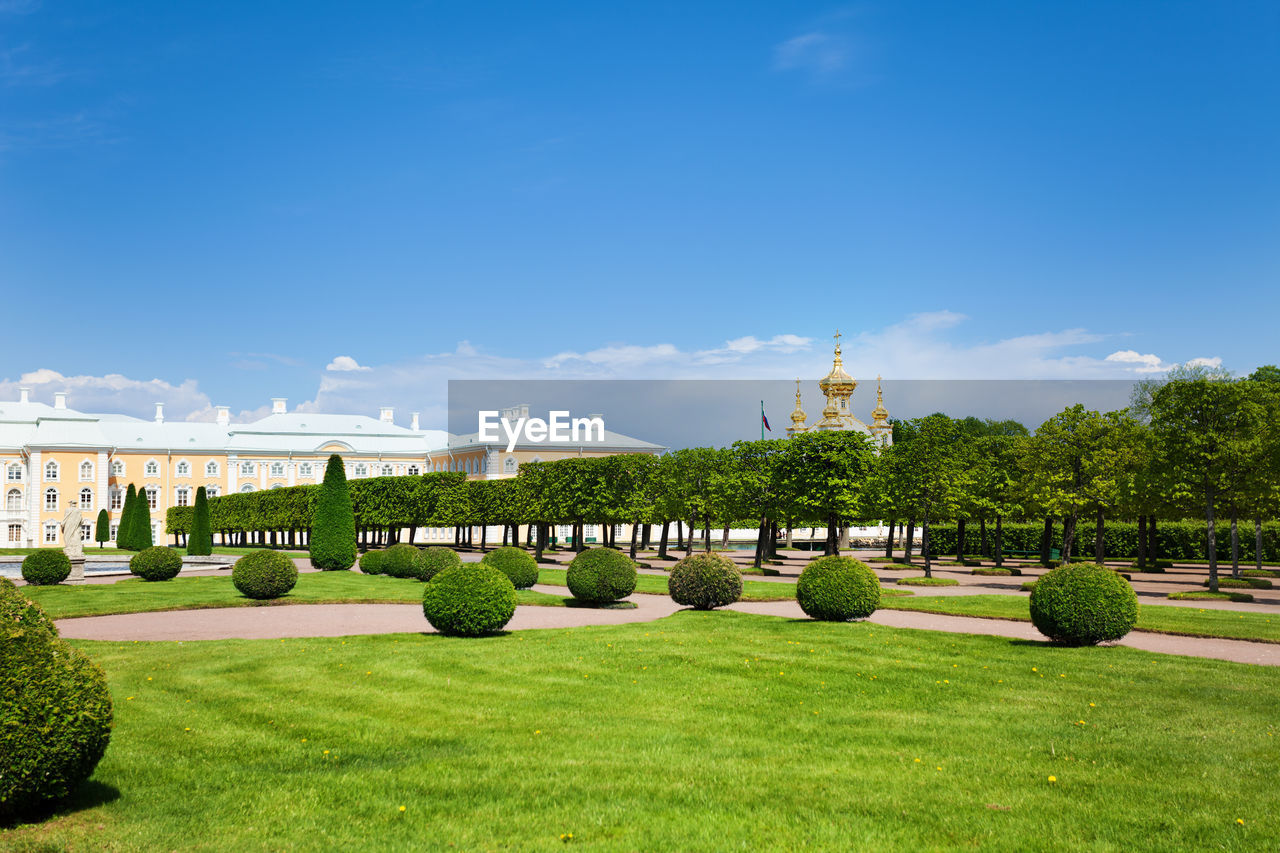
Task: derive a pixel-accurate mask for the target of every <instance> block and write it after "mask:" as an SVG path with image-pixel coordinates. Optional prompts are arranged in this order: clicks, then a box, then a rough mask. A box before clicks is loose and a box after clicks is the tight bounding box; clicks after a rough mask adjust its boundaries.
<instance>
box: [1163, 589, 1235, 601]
mask: <svg viewBox="0 0 1280 853" xmlns="http://www.w3.org/2000/svg"><path fill="white" fill-rule="evenodd" d="M1169 597H1170V598H1172V599H1173V600H1174V601H1237V602H1247V601H1253V596H1252V595H1250V594H1249V593H1247V592H1209V591H1208V590H1204V591H1194V592H1171V593H1169Z"/></svg>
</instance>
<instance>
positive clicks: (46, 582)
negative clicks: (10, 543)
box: [22, 548, 71, 586]
mask: <svg viewBox="0 0 1280 853" xmlns="http://www.w3.org/2000/svg"><path fill="white" fill-rule="evenodd" d="M70 574H71V560H70V559H69V558H68V557H67V555H66V554H64V553H62V551H60V550H58V549H56V548H41V549H40V550H39V551H33V552H32V553H30V554H28V555H27V556H26V557H24V558H23V560H22V579H23V580H24V581H26V582H27V583H29V584H31V585H32V586H53V585H54V584H56V583H62V582H63V581H64V580H66V579H67V576H68V575H70Z"/></svg>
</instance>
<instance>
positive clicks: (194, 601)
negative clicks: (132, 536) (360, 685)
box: [22, 572, 564, 619]
mask: <svg viewBox="0 0 1280 853" xmlns="http://www.w3.org/2000/svg"><path fill="white" fill-rule="evenodd" d="M22 593H23V595H26V596H27V597H28V598H30V599H31V600H33V601H35V602H36V603H37V604H39V605H40V606H41V607H43V608H44V609H45V611H46V612H48V614H49V615H50V616H52V617H53V618H54V619H66V618H68V617H72V616H104V615H107V614H109V613H140V612H142V611H147V610H201V609H205V608H209V607H261V606H272V605H282V604H341V603H359V604H403V603H415V604H416V603H420V602H421V601H422V584H421V583H420V582H418V581H416V580H406V579H401V578H390V577H387V576H386V575H365V574H359V573H357V572H304V573H302V574H300V575H298V585H297V586H295V587H294V588H293V591H292V592H290V593H289V594H288V595H286V596H285V597H283V598H278V599H276V600H275V601H254V600H253V599H249V598H245V597H244V596H243V595H241V594H240V593H239V591H238V590H236V588H235V587H234V586H232V584H231V576H230V574H227V575H224V576H221V577H196V578H174V579H173V580H170V581H159V582H155V583H148V582H146V581H141V580H137V579H133V578H130V579H128V580H122V581H117V582H116V583H111V584H85V585H83V586H69V585H67V584H59V585H58V586H27V587H23V588H22ZM516 598H517V600H518V601H519V603H520V604H537V605H545V606H551V607H557V606H559V607H563V606H564V597H563V596H558V595H547V594H546V593H541V592H535V591H533V590H529V589H525V590H517V592H516Z"/></svg>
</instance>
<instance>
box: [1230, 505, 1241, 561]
mask: <svg viewBox="0 0 1280 853" xmlns="http://www.w3.org/2000/svg"><path fill="white" fill-rule="evenodd" d="M1231 577H1233V578H1238V577H1240V531H1239V530H1238V529H1237V526H1236V508H1235V504H1232V506H1231Z"/></svg>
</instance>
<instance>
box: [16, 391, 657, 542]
mask: <svg viewBox="0 0 1280 853" xmlns="http://www.w3.org/2000/svg"><path fill="white" fill-rule="evenodd" d="M503 415H504V416H506V417H512V418H515V417H519V416H521V415H525V416H527V415H528V407H527V406H517V407H514V408H511V409H506V410H504V411H503ZM664 449H665V448H662V447H660V446H658V445H656V444H651V443H649V442H646V441H641V440H640V439H636V438H631V437H630V436H625V435H620V434H618V433H614V432H610V431H608V430H606V431H605V434H604V440H603V441H592V442H581V443H572V442H554V443H552V442H544V443H538V444H527V443H526V444H518V445H517V446H516V447H514V448H513V449H512V451H511V452H507V446H506V443H505V442H503V441H499V442H491V441H480V440H478V438H477V436H475V435H471V436H454V435H450V434H449V433H447V432H445V431H443V430H433V429H420V428H419V425H418V416H417V414H416V413H415V414H413V415H412V419H411V423H410V425H409V426H408V427H404V426H399V425H397V424H396V423H395V412H394V410H393V409H391V408H383V409H381V411H380V412H379V416H378V417H377V418H372V417H367V416H364V415H328V414H316V413H312V412H297V411H294V412H290V411H288V408H287V405H286V400H285V399H283V398H274V399H273V400H272V409H271V414H270V415H267V416H266V417H264V418H261V419H259V420H256V421H252V422H248V423H239V424H236V423H232V422H231V418H230V410H229V408H228V407H225V406H219V407H218V408H217V417H216V420H215V421H214V422H213V423H197V422H190V421H166V420H165V418H164V408H163V406H162V405H161V404H156V414H155V418H154V420H151V421H146V420H142V419H140V418H134V417H130V416H128V415H118V414H90V413H86V412H80V411H76V410H75V409H72V408H69V407H68V405H67V395H66V394H65V393H57V394H55V395H54V403H53V405H52V406H50V405H48V404H46V403H38V402H34V401H32V400H31V399H30V393H29V392H28V391H27V390H25V389H22V390H20V398H19V400H18V401H16V402H0V471H2V472H3V487H2V488H3V492H4V502H3V504H0V534H2V536H3V539H2V540H0V541H3V543H4V544H3V546H2V547H9V548H18V547H36V546H60V545H62V544H64V543H63V542H62V536H61V525H60V522H61V520H62V515H63V512H64V511H65V510H66V507H67V503H68V502H70V501H75V502H76V503H77V504H78V506H79V508H80V510H81V513H82V514H83V517H84V525H83V527H82V528H81V533H82V536H83V538H84V540H85V541H86V542H90V541H91V540H92V539H93V524H94V521H95V519H96V518H97V515H98V511H99V510H101V509H106V510H107V512H108V514H109V515H110V518H111V542H114V541H115V534H116V527H117V525H118V524H119V520H120V511H121V509H122V508H123V505H124V495H125V492H126V491H128V488H129V485H130V484H133V485H134V486H135V487H137V488H138V489H139V490H141V491H142V492H143V493H144V494H145V495H146V498H147V503H148V505H149V506H150V508H151V528H152V540H153V541H155V542H157V543H159V542H163V541H164V535H163V534H164V519H165V511H166V510H167V509H168V508H169V507H171V506H188V505H190V504H192V503H194V502H195V494H196V489H197V488H199V487H200V486H204V487H205V491H206V493H207V494H208V495H209V497H216V496H218V495H225V494H231V493H234V492H252V491H257V490H259V489H278V488H282V487H284V486H293V485H300V484H305V483H319V482H320V481H321V480H322V479H323V478H324V468H325V464H326V462H327V460H328V458H329V456H330V455H331V454H334V453H337V454H340V455H341V456H342V458H343V461H344V462H345V464H346V473H347V477H348V478H351V479H361V478H364V477H388V476H396V475H415V474H422V473H427V472H432V471H459V472H462V473H465V474H466V475H467V476H468V477H469V478H473V479H500V478H505V477H514V476H515V475H516V473H517V472H518V471H519V470H520V465H521V464H523V463H524V462H530V461H544V460H545V461H550V460H553V459H563V458H566V457H569V456H608V455H612V454H615V453H652V454H658V453H661V452H662V451H663V450H664Z"/></svg>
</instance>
